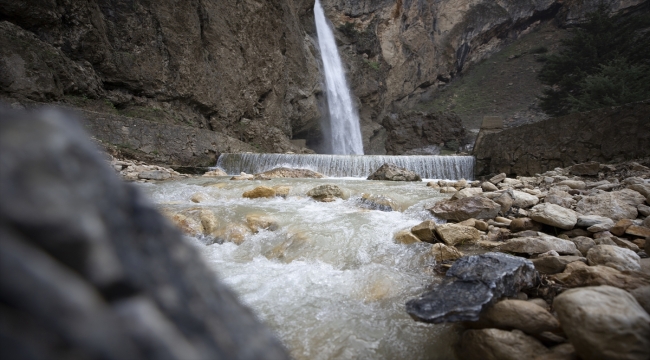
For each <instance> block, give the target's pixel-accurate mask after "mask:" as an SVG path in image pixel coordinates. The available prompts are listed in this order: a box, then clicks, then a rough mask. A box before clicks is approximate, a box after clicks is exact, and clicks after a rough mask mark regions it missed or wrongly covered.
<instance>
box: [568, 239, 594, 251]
mask: <svg viewBox="0 0 650 360" xmlns="http://www.w3.org/2000/svg"><path fill="white" fill-rule="evenodd" d="M569 240H570V241H571V242H573V243H574V244H575V245H576V248H578V250H579V251H580V252H581V253H582V254H583V255H586V254H587V252H588V251H589V249H591V248H592V247H594V246H595V245H596V242H595V241H594V239H592V238H588V237H586V236H577V237H574V238H570V239H569Z"/></svg>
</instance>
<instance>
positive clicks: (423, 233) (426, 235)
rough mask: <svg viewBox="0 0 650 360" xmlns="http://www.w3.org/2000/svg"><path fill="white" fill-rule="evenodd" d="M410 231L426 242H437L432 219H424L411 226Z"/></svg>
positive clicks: (434, 224)
mask: <svg viewBox="0 0 650 360" xmlns="http://www.w3.org/2000/svg"><path fill="white" fill-rule="evenodd" d="M411 233H413V235H415V236H417V238H418V239H420V240H422V241H426V242H428V243H436V242H438V237H437V236H436V222H435V221H433V220H425V221H423V222H421V223H419V224H417V225H415V226H414V227H412V228H411Z"/></svg>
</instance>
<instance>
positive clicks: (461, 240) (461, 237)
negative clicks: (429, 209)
mask: <svg viewBox="0 0 650 360" xmlns="http://www.w3.org/2000/svg"><path fill="white" fill-rule="evenodd" d="M436 233H437V234H438V237H439V238H440V239H441V240H442V241H443V242H444V243H445V244H447V245H452V246H455V245H458V244H465V243H471V242H475V241H477V240H478V239H480V238H481V234H480V233H479V232H478V230H477V229H476V228H474V227H470V226H464V225H458V224H440V225H437V226H436Z"/></svg>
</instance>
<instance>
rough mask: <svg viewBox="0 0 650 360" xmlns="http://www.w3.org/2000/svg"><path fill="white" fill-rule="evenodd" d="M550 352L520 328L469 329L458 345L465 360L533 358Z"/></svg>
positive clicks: (461, 356)
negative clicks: (510, 329)
mask: <svg viewBox="0 0 650 360" xmlns="http://www.w3.org/2000/svg"><path fill="white" fill-rule="evenodd" d="M535 306H536V305H535ZM548 352H550V351H549V350H548V349H547V348H546V347H545V346H544V345H542V343H541V342H539V341H538V340H537V339H535V338H533V337H531V336H528V335H526V334H524V333H523V332H521V331H518V330H514V331H505V330H499V329H481V330H467V331H465V332H464V333H463V335H462V337H461V340H460V344H459V346H458V354H459V355H460V356H459V358H460V359H463V360H522V359H533V358H534V357H535V356H538V355H541V354H546V353H548Z"/></svg>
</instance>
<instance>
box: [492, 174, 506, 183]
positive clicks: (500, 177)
mask: <svg viewBox="0 0 650 360" xmlns="http://www.w3.org/2000/svg"><path fill="white" fill-rule="evenodd" d="M505 179H506V174H505V173H501V174H499V175H495V176H493V177H491V178H490V182H491V183H492V184H494V185H496V184H498V183H500V182H502V181H503V180H505Z"/></svg>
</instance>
